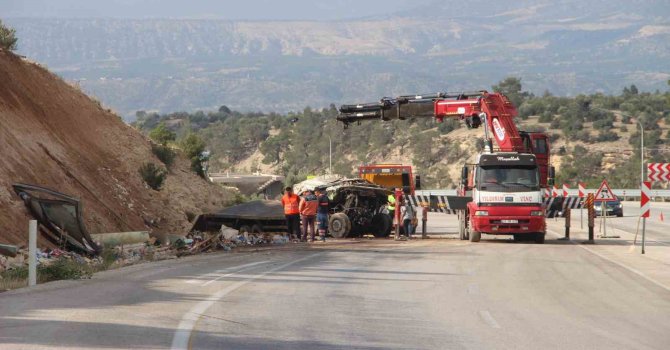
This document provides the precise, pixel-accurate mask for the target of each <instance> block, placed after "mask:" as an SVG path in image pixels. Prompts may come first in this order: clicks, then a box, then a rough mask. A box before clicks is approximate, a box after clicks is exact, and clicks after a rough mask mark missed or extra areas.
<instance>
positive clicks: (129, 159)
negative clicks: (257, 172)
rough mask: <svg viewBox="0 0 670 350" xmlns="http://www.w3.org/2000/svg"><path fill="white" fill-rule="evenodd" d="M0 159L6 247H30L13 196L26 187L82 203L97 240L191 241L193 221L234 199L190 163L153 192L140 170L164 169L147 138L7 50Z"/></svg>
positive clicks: (0, 94) (1, 238) (179, 164)
mask: <svg viewBox="0 0 670 350" xmlns="http://www.w3.org/2000/svg"><path fill="white" fill-rule="evenodd" d="M0 159H1V160H2V161H1V164H2V166H0V243H11V244H22V243H24V242H25V241H26V240H27V233H26V232H27V225H28V219H29V217H28V215H27V211H26V209H25V207H24V205H23V202H22V201H21V200H19V198H18V197H17V196H16V195H15V194H14V192H13V191H12V188H11V185H12V184H14V183H18V182H22V183H28V184H35V185H40V186H45V187H49V188H52V189H54V190H57V191H60V192H63V193H66V194H69V195H72V196H75V197H78V198H80V199H81V200H82V202H83V209H84V219H85V223H86V226H87V228H88V230H89V231H90V232H91V233H100V232H118V231H129V230H147V229H151V230H152V231H154V232H159V233H160V232H170V233H185V230H186V229H187V227H188V226H189V223H188V220H187V213H193V214H197V213H201V212H203V211H209V210H213V209H218V208H221V207H222V206H224V205H225V204H226V202H227V201H228V200H229V198H230V195H229V194H228V193H226V192H225V191H224V190H223V189H221V188H219V187H218V186H216V185H212V184H209V183H207V182H205V181H204V180H202V179H201V178H199V177H197V176H196V175H194V174H193V173H192V172H191V171H190V170H189V163H188V161H187V160H186V159H184V158H183V157H179V158H178V159H177V160H176V162H175V164H174V165H173V167H172V170H171V172H170V174H169V175H168V177H167V180H166V183H165V184H164V186H163V189H162V190H161V191H159V192H157V191H154V190H151V189H149V188H147V187H146V186H145V184H144V182H143V181H142V179H141V178H140V176H139V174H138V171H137V170H138V168H139V167H140V165H141V164H142V163H143V162H146V161H151V162H154V163H156V164H161V163H160V161H159V160H158V159H157V158H156V157H155V156H154V155H153V154H152V152H151V147H150V143H149V141H148V140H147V139H146V138H145V137H144V136H143V135H141V134H140V133H139V132H137V131H136V130H134V129H133V128H131V127H130V126H128V125H126V124H125V123H124V122H123V121H122V120H121V119H120V118H119V117H118V116H117V115H115V114H113V113H111V112H109V111H107V110H105V109H103V108H102V107H101V106H100V104H99V103H98V102H96V101H94V100H92V99H90V98H89V97H88V96H86V95H85V94H83V93H82V92H81V91H79V90H78V89H76V88H74V87H72V86H70V85H68V84H67V83H66V82H64V81H63V80H61V79H60V78H58V77H57V76H55V75H54V74H52V73H50V72H49V71H47V70H46V69H44V68H42V67H40V66H38V65H36V64H33V63H29V62H27V61H25V60H23V59H21V58H19V57H17V56H15V55H13V54H11V53H8V52H5V51H2V50H0ZM148 222H155V223H156V224H155V225H152V226H149V225H147V223H148ZM42 243H43V242H42Z"/></svg>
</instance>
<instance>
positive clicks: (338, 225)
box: [328, 213, 351, 238]
mask: <svg viewBox="0 0 670 350" xmlns="http://www.w3.org/2000/svg"><path fill="white" fill-rule="evenodd" d="M328 231H329V232H330V235H331V236H333V237H335V238H344V237H346V236H347V235H348V234H349V232H350V231H351V220H349V217H348V216H347V215H346V214H344V213H335V214H333V215H331V216H330V220H328Z"/></svg>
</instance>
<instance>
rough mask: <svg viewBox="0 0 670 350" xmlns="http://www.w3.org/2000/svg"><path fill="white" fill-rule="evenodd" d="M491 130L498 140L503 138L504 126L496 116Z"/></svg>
mask: <svg viewBox="0 0 670 350" xmlns="http://www.w3.org/2000/svg"><path fill="white" fill-rule="evenodd" d="M493 130H494V131H495V132H496V136H498V140H500V141H502V140H504V139H505V128H503V127H502V125H500V122H499V121H498V119H496V118H494V119H493Z"/></svg>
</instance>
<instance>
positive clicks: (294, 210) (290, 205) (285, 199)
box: [281, 186, 300, 239]
mask: <svg viewBox="0 0 670 350" xmlns="http://www.w3.org/2000/svg"><path fill="white" fill-rule="evenodd" d="M281 205H282V206H283V207H284V216H286V228H287V231H288V235H289V238H292V239H299V238H300V209H299V206H300V197H298V195H296V194H295V193H293V188H291V187H290V186H289V187H286V189H285V192H284V196H282V197H281Z"/></svg>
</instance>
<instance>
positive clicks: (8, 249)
mask: <svg viewBox="0 0 670 350" xmlns="http://www.w3.org/2000/svg"><path fill="white" fill-rule="evenodd" d="M18 251H19V247H17V246H15V245H9V244H0V255H7V256H11V257H14V256H16V253H17V252H18Z"/></svg>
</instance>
